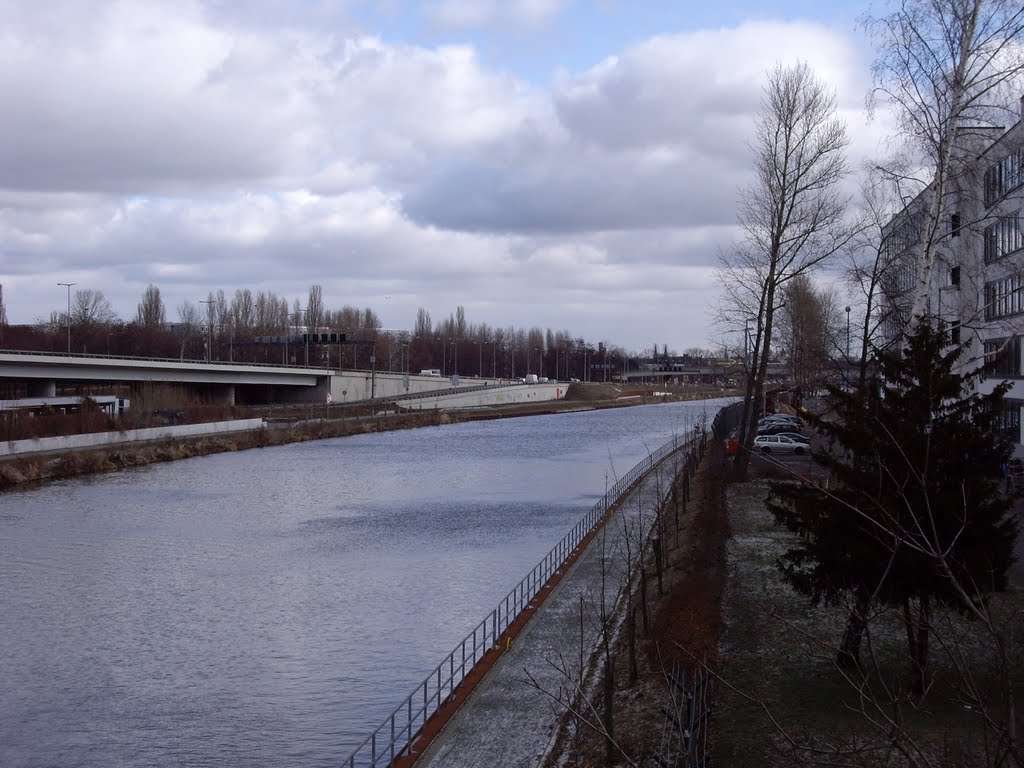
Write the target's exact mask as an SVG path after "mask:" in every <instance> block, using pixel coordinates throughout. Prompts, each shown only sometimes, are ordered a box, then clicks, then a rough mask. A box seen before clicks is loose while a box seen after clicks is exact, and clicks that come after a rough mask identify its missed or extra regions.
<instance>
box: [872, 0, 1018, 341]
mask: <svg viewBox="0 0 1024 768" xmlns="http://www.w3.org/2000/svg"><path fill="white" fill-rule="evenodd" d="M864 24H865V26H866V28H867V29H868V30H869V31H870V32H872V33H873V34H874V36H875V38H876V39H877V41H878V47H879V55H878V58H877V59H876V61H875V65H874V75H875V87H874V90H873V93H872V103H873V104H882V105H884V106H886V107H889V108H892V109H894V110H895V113H896V115H897V118H898V120H899V125H900V129H901V136H900V139H901V140H902V143H903V149H904V150H905V151H906V152H907V153H908V155H909V158H908V161H909V164H910V166H911V167H923V168H924V171H925V173H926V174H927V177H926V178H924V179H914V178H910V177H908V175H907V174H904V173H901V172H900V171H899V170H897V169H890V174H891V177H892V179H893V180H894V181H895V182H897V183H898V184H914V183H915V182H916V184H917V186H918V189H917V190H915V191H917V192H919V193H920V195H919V199H918V200H917V210H918V211H919V213H920V218H921V221H920V227H919V231H918V232H917V239H916V242H915V244H914V281H915V287H914V291H913V300H912V302H911V310H910V316H909V321H910V323H911V324H916V323H917V322H918V321H919V319H920V318H922V317H924V316H925V314H926V312H927V302H928V294H929V287H930V285H931V279H932V277H931V275H932V269H933V266H934V264H935V260H936V249H937V247H938V245H939V243H940V242H941V240H942V239H943V237H944V235H945V233H946V228H945V222H946V219H947V217H948V215H949V214H950V213H952V212H954V210H953V209H951V206H953V205H955V204H956V201H957V199H958V198H959V196H960V195H961V194H962V191H963V187H965V186H968V185H965V184H961V183H960V182H959V180H960V179H961V178H962V177H963V176H964V175H965V174H966V173H968V172H969V170H970V166H971V164H972V159H971V157H970V155H971V153H970V152H968V151H965V150H968V149H970V147H971V146H972V145H973V144H975V143H976V142H977V141H978V140H981V139H984V138H985V136H986V135H990V131H986V127H989V126H995V125H998V124H999V123H1000V122H1001V121H1002V120H1003V119H1005V117H1006V112H1005V105H1006V104H1007V103H1010V98H1009V96H1010V94H1009V92H1008V90H1007V88H1008V87H1009V86H1011V85H1012V84H1014V83H1015V82H1016V81H1017V80H1019V78H1020V76H1021V75H1022V74H1024V45H1022V42H1024V6H1022V5H1021V3H1020V2H1019V0H953V1H952V2H949V1H948V0H903V2H901V3H900V4H899V7H898V8H897V10H895V11H894V12H893V13H891V14H889V15H887V16H883V17H880V18H875V17H866V18H865V20H864ZM1014 95H1016V94H1014ZM913 175H914V174H910V176H913Z"/></svg>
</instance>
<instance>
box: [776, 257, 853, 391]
mask: <svg viewBox="0 0 1024 768" xmlns="http://www.w3.org/2000/svg"><path fill="white" fill-rule="evenodd" d="M782 296H783V304H782V313H781V315H780V316H779V337H780V340H781V341H782V345H781V346H782V347H783V350H784V351H785V354H786V357H787V358H788V360H789V364H790V369H791V375H792V377H793V383H794V385H795V386H798V387H802V388H804V389H807V388H808V387H813V386H814V385H815V384H816V383H817V382H818V381H820V380H821V378H822V377H823V375H824V373H825V371H826V368H827V367H828V360H829V355H830V352H831V351H832V350H833V349H835V348H837V347H838V346H840V345H837V344H836V343H835V342H836V340H835V338H834V337H835V326H836V313H835V309H836V301H835V296H834V294H833V293H832V292H831V291H829V290H828V289H827V288H822V289H819V288H816V287H815V286H814V283H813V282H811V278H810V276H808V275H806V274H804V275H798V276H797V277H795V278H793V279H792V280H790V281H789V282H788V283H787V284H786V285H785V286H784V287H783V290H782ZM844 352H845V348H844Z"/></svg>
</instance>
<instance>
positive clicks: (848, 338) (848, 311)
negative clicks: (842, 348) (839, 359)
mask: <svg viewBox="0 0 1024 768" xmlns="http://www.w3.org/2000/svg"><path fill="white" fill-rule="evenodd" d="M846 359H847V360H849V359H850V308H849V307H847V308H846Z"/></svg>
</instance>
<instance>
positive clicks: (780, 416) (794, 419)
mask: <svg viewBox="0 0 1024 768" xmlns="http://www.w3.org/2000/svg"><path fill="white" fill-rule="evenodd" d="M780 421H784V422H786V423H787V424H795V425H796V426H798V427H802V426H803V425H804V422H803V420H802V419H801V418H800V417H799V416H789V415H787V414H784V413H773V414H771V415H770V416H762V417H761V418H760V420H759V421H758V424H761V423H765V424H767V423H775V422H780Z"/></svg>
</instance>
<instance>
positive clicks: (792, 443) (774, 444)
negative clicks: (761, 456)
mask: <svg viewBox="0 0 1024 768" xmlns="http://www.w3.org/2000/svg"><path fill="white" fill-rule="evenodd" d="M754 450H758V451H760V452H761V453H765V454H769V453H795V454H796V455H797V456H800V455H802V454H804V453H806V452H807V451H808V450H809V447H808V446H807V445H804V444H803V443H801V442H798V441H796V440H794V439H793V438H791V437H784V436H783V435H758V436H757V437H755V438H754Z"/></svg>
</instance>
